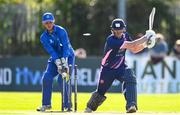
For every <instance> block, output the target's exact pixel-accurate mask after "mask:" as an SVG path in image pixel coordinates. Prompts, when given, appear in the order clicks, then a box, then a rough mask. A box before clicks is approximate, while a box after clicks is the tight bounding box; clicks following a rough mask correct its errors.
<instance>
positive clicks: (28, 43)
mask: <svg viewBox="0 0 180 115" xmlns="http://www.w3.org/2000/svg"><path fill="white" fill-rule="evenodd" d="M126 2H127V12H126V13H127V14H126V15H127V19H126V22H127V30H128V32H129V33H130V35H132V36H135V35H136V34H137V33H139V32H142V33H145V30H146V29H148V17H149V13H150V11H151V9H152V7H153V6H155V7H156V9H157V12H156V17H155V23H154V29H155V31H156V32H161V33H163V34H164V35H165V37H166V38H167V41H168V45H169V47H170V48H171V47H172V46H173V44H174V42H175V40H176V39H178V37H179V36H178V35H179V34H180V33H178V32H180V31H179V27H178V26H179V23H178V18H177V16H176V14H175V7H174V6H175V4H176V2H178V0H126ZM117 4H118V0H0V14H1V15H0V26H1V29H0V56H19V55H21V56H22V55H30V56H40V55H46V53H45V51H44V50H43V48H42V45H41V44H40V41H39V37H40V35H41V33H42V32H43V30H44V28H43V27H42V24H41V16H42V14H43V13H44V12H46V11H50V12H52V13H53V14H54V15H55V19H56V24H58V25H61V26H63V27H64V28H66V29H67V31H68V33H69V37H70V41H71V43H72V45H73V47H74V49H77V48H84V49H85V50H86V51H87V54H88V55H97V56H99V55H101V54H102V51H103V45H104V42H105V39H106V37H107V35H108V34H110V32H111V31H110V23H111V21H112V20H113V19H114V18H116V17H117V15H118V10H117V9H118V6H117ZM87 32H88V33H91V36H88V37H84V36H83V35H82V34H83V33H87Z"/></svg>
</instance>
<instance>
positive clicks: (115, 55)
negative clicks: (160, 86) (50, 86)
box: [85, 18, 156, 113]
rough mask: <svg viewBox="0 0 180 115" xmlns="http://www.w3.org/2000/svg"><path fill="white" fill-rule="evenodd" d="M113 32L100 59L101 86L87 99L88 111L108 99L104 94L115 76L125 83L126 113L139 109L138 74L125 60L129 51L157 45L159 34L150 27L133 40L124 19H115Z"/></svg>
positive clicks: (123, 88) (93, 109)
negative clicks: (136, 74) (142, 34)
mask: <svg viewBox="0 0 180 115" xmlns="http://www.w3.org/2000/svg"><path fill="white" fill-rule="evenodd" d="M111 32H112V33H111V34H110V35H109V36H108V37H107V39H106V43H105V47H104V56H103V59H102V62H101V71H100V78H99V82H98V86H97V89H96V91H95V92H93V93H92V96H91V98H90V99H89V101H88V102H87V107H86V109H85V112H88V113H89V112H93V111H96V110H97V108H98V106H100V105H101V104H102V103H103V102H104V101H105V100H106V96H105V93H106V92H107V90H108V89H109V88H110V86H111V85H112V83H113V81H114V80H115V79H117V80H119V81H120V82H121V83H122V92H123V94H124V97H125V100H126V112H127V113H134V112H136V111H137V109H138V107H137V88H136V83H137V82H136V76H135V74H134V72H133V71H132V69H130V68H129V67H128V66H127V64H126V63H125V53H126V50H130V51H132V52H133V53H137V52H139V51H141V50H143V49H144V48H146V47H148V48H152V47H153V46H154V45H155V42H153V41H155V38H156V34H155V32H154V31H153V30H147V31H146V33H145V35H144V36H143V37H141V38H139V39H137V40H134V41H133V40H132V39H131V37H130V36H129V34H128V33H127V32H126V25H125V23H124V21H123V20H122V19H119V18H117V19H114V20H113V21H112V23H111Z"/></svg>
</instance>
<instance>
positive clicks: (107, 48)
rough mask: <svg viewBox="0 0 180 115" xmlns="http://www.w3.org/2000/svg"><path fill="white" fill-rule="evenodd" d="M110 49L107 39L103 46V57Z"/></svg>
mask: <svg viewBox="0 0 180 115" xmlns="http://www.w3.org/2000/svg"><path fill="white" fill-rule="evenodd" d="M109 49H110V47H109V42H108V39H107V40H106V43H105V45H104V55H105V54H106V53H107V51H108V50H109Z"/></svg>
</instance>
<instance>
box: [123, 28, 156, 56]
mask: <svg viewBox="0 0 180 115" xmlns="http://www.w3.org/2000/svg"><path fill="white" fill-rule="evenodd" d="M155 35H156V34H155V32H154V31H146V34H145V35H144V36H142V37H141V38H139V39H137V40H134V41H125V42H124V43H123V45H122V46H121V49H128V50H130V51H131V52H133V53H138V52H139V51H141V50H143V49H144V48H146V47H147V43H148V41H149V40H151V39H155ZM150 45H151V44H150ZM152 45H155V44H154V43H153V44H152Z"/></svg>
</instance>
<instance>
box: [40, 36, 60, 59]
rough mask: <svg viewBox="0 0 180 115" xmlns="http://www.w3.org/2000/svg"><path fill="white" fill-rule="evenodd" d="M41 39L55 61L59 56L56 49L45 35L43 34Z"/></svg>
mask: <svg viewBox="0 0 180 115" xmlns="http://www.w3.org/2000/svg"><path fill="white" fill-rule="evenodd" d="M40 41H41V43H42V45H43V47H44V49H45V50H46V51H47V52H48V53H49V54H50V55H51V56H52V60H53V61H55V60H56V59H58V58H59V57H58V55H57V53H56V52H55V51H54V49H53V48H52V46H51V45H50V44H49V43H48V42H47V40H46V39H45V37H44V36H41V38H40Z"/></svg>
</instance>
